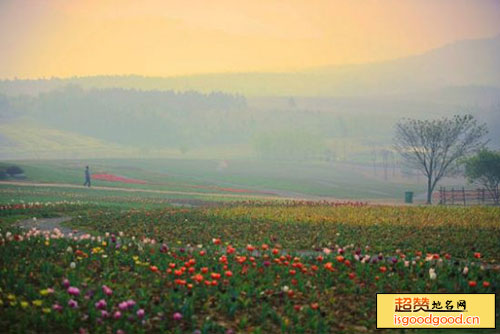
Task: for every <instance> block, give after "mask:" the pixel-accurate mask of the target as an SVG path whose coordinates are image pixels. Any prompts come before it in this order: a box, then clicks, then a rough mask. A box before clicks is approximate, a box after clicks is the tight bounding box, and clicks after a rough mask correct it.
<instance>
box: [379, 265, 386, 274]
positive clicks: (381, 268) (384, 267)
mask: <svg viewBox="0 0 500 334" xmlns="http://www.w3.org/2000/svg"><path fill="white" fill-rule="evenodd" d="M378 270H380V272H381V273H385V272H386V271H387V267H386V266H381V267H380V268H378Z"/></svg>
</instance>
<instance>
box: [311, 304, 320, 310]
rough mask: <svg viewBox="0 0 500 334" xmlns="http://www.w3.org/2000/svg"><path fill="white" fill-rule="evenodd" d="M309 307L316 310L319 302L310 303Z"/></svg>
mask: <svg viewBox="0 0 500 334" xmlns="http://www.w3.org/2000/svg"><path fill="white" fill-rule="evenodd" d="M311 308H312V309H313V310H317V309H318V308H319V304H318V303H311Z"/></svg>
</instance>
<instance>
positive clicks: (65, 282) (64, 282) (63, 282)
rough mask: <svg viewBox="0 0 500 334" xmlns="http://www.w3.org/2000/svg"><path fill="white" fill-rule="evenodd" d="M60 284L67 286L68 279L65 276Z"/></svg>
mask: <svg viewBox="0 0 500 334" xmlns="http://www.w3.org/2000/svg"><path fill="white" fill-rule="evenodd" d="M62 286H63V287H65V288H69V280H68V279H67V278H65V279H63V281H62Z"/></svg>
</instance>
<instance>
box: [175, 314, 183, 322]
mask: <svg viewBox="0 0 500 334" xmlns="http://www.w3.org/2000/svg"><path fill="white" fill-rule="evenodd" d="M173 318H174V320H175V321H179V320H181V319H182V314H180V313H179V312H175V313H174V315H173Z"/></svg>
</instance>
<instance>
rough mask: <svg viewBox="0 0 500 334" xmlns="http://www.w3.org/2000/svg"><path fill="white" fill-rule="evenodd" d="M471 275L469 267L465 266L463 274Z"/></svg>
mask: <svg viewBox="0 0 500 334" xmlns="http://www.w3.org/2000/svg"><path fill="white" fill-rule="evenodd" d="M468 273H469V267H467V266H465V267H464V270H463V271H462V274H464V275H467V274H468Z"/></svg>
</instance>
